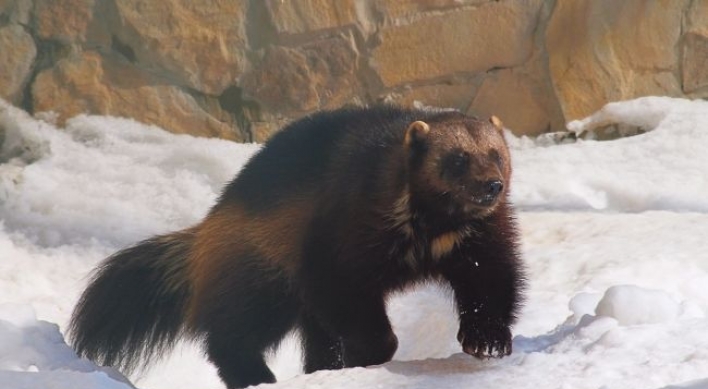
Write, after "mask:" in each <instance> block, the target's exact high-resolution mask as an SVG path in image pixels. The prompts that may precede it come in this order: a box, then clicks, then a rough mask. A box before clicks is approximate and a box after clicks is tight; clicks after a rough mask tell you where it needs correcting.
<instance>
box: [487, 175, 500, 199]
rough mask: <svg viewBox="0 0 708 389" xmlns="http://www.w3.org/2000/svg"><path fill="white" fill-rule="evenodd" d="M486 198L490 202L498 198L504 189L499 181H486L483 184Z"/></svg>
mask: <svg viewBox="0 0 708 389" xmlns="http://www.w3.org/2000/svg"><path fill="white" fill-rule="evenodd" d="M485 189H486V197H487V198H488V199H490V200H493V199H495V198H496V197H497V196H499V193H501V191H502V190H503V189H504V184H503V183H502V182H501V181H499V180H494V181H487V182H486V183H485Z"/></svg>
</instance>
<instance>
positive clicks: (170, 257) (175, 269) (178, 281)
mask: <svg viewBox="0 0 708 389" xmlns="http://www.w3.org/2000/svg"><path fill="white" fill-rule="evenodd" d="M193 239H194V229H188V230H185V231H180V232H176V233H173V234H169V235H164V236H161V237H159V238H157V241H158V242H159V243H160V245H165V246H166V250H165V253H164V254H163V255H162V257H161V258H159V259H157V260H158V261H160V262H159V264H160V265H162V266H164V275H165V282H164V284H162V287H163V288H164V289H165V292H168V293H171V292H175V291H179V290H180V289H182V287H184V285H185V283H187V282H188V281H189V277H188V275H187V270H188V266H189V256H190V254H191V245H192V242H193Z"/></svg>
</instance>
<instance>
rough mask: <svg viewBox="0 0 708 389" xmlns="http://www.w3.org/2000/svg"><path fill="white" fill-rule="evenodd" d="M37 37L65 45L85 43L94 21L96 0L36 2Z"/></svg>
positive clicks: (43, 0) (49, 0)
mask: <svg viewBox="0 0 708 389" xmlns="http://www.w3.org/2000/svg"><path fill="white" fill-rule="evenodd" d="M34 1H35V6H34V18H35V19H34V20H35V26H36V27H35V29H36V33H37V36H39V37H40V38H42V39H52V40H58V41H60V42H63V43H70V42H83V41H85V40H86V32H87V30H88V27H89V25H90V23H91V21H92V20H93V8H94V3H95V1H94V0H34Z"/></svg>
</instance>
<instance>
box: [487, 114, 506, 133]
mask: <svg viewBox="0 0 708 389" xmlns="http://www.w3.org/2000/svg"><path fill="white" fill-rule="evenodd" d="M489 122H490V123H492V124H493V125H494V127H495V128H496V129H497V130H498V131H500V132H501V131H503V130H504V124H503V123H502V121H501V120H499V118H498V117H496V116H494V115H492V117H490V118H489Z"/></svg>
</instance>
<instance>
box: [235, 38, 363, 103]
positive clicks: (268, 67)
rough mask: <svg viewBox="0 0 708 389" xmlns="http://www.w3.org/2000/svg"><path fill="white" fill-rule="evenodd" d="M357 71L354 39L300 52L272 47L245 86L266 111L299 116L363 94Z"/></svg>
mask: <svg viewBox="0 0 708 389" xmlns="http://www.w3.org/2000/svg"><path fill="white" fill-rule="evenodd" d="M356 70H357V52H356V50H355V49H354V44H353V42H352V39H351V37H346V36H339V37H334V38H330V39H324V40H320V41H316V42H314V43H310V44H307V45H304V46H301V47H297V48H287V47H282V46H272V47H270V48H269V49H268V50H266V53H265V55H264V57H263V59H262V61H261V62H260V63H259V64H257V66H256V68H255V69H254V70H253V71H251V72H249V73H248V74H246V75H245V76H244V77H243V78H242V79H241V85H242V87H243V88H244V92H245V94H246V95H247V96H248V97H249V98H252V99H254V100H256V101H257V102H258V103H259V104H261V105H262V106H263V107H264V108H266V110H268V111H271V112H274V113H285V114H295V115H297V114H303V113H307V112H310V111H313V110H317V109H324V108H333V107H337V106H339V105H342V104H344V103H346V102H347V101H349V100H350V99H352V98H353V97H354V96H355V95H356V93H357V91H358V90H359V85H358V81H357V78H356Z"/></svg>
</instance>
